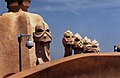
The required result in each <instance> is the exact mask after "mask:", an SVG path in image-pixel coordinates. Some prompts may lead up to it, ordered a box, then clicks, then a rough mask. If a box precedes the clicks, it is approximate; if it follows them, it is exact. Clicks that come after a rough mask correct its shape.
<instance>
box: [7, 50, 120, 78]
mask: <svg viewBox="0 0 120 78" xmlns="http://www.w3.org/2000/svg"><path fill="white" fill-rule="evenodd" d="M9 78H120V53H117V52H116V53H100V54H98V53H88V54H87V53H86V54H78V55H74V56H69V57H65V58H62V59H59V60H56V61H53V62H47V63H45V64H41V65H38V66H36V67H33V68H31V69H28V70H24V71H22V72H20V73H17V74H15V75H12V76H11V77H9Z"/></svg>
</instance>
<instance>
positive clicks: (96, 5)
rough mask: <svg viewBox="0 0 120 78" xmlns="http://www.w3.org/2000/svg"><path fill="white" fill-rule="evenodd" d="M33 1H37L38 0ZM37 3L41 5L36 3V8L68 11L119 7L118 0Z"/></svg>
mask: <svg viewBox="0 0 120 78" xmlns="http://www.w3.org/2000/svg"><path fill="white" fill-rule="evenodd" d="M34 1H37V2H38V0H34ZM39 3H40V5H41V6H39V5H38V7H36V10H42V11H70V12H75V13H78V12H79V11H80V10H84V9H107V8H113V7H120V0H46V1H42V0H40V1H39ZM31 10H32V9H31ZM33 10H35V9H33Z"/></svg>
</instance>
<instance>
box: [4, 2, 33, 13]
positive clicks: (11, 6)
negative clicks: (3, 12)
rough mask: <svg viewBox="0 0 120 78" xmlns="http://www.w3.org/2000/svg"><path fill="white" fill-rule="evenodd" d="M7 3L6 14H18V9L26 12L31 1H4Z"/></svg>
mask: <svg viewBox="0 0 120 78" xmlns="http://www.w3.org/2000/svg"><path fill="white" fill-rule="evenodd" d="M5 1H6V2H7V8H8V12H18V11H19V9H22V10H23V11H26V12H27V11H28V8H29V4H30V2H31V0H5Z"/></svg>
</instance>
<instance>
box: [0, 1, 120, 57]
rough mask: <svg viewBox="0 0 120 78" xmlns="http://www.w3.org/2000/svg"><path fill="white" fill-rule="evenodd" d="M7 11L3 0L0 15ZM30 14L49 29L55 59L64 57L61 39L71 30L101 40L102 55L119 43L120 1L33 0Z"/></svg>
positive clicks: (52, 54) (52, 55)
mask: <svg viewBox="0 0 120 78" xmlns="http://www.w3.org/2000/svg"><path fill="white" fill-rule="evenodd" d="M4 12H7V9H6V4H5V2H4V0H2V1H1V2H0V14H2V13H4ZM29 12H32V13H37V14H40V15H41V16H42V17H43V18H44V20H45V21H46V22H47V23H48V25H49V27H50V30H51V32H52V36H53V40H52V43H51V57H52V59H58V58H61V57H63V55H64V47H63V45H62V38H63V33H64V32H65V31H66V30H68V29H69V30H71V31H72V32H73V33H74V34H75V33H77V32H78V33H79V34H80V35H81V36H82V37H85V36H88V38H90V39H91V40H93V39H96V40H98V42H99V43H100V48H101V52H113V46H114V45H115V44H119V43H120V0H32V1H31V4H30V8H29Z"/></svg>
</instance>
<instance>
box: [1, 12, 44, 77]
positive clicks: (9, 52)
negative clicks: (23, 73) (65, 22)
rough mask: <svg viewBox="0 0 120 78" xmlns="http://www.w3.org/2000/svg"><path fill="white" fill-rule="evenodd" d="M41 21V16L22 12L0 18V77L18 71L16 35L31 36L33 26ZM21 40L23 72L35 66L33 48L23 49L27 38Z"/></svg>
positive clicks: (6, 14)
mask: <svg viewBox="0 0 120 78" xmlns="http://www.w3.org/2000/svg"><path fill="white" fill-rule="evenodd" d="M41 21H44V20H43V18H42V17H41V16H39V15H37V14H32V13H28V12H24V11H22V10H19V11H18V12H15V13H13V12H8V13H4V14H2V15H1V16H0V36H1V37H0V77H3V76H5V75H7V74H10V73H16V72H18V71H19V64H18V63H19V62H18V51H19V50H18V41H17V35H18V34H20V33H22V34H31V35H32V33H33V31H34V30H35V26H36V25H37V24H38V23H39V24H42V22H41ZM22 39H23V41H22V63H23V70H25V69H28V68H30V67H32V66H34V65H35V62H36V57H35V48H34V47H33V48H32V49H31V50H28V49H27V48H26V47H25V43H26V39H27V38H26V37H24V38H22ZM31 39H32V38H31Z"/></svg>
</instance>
